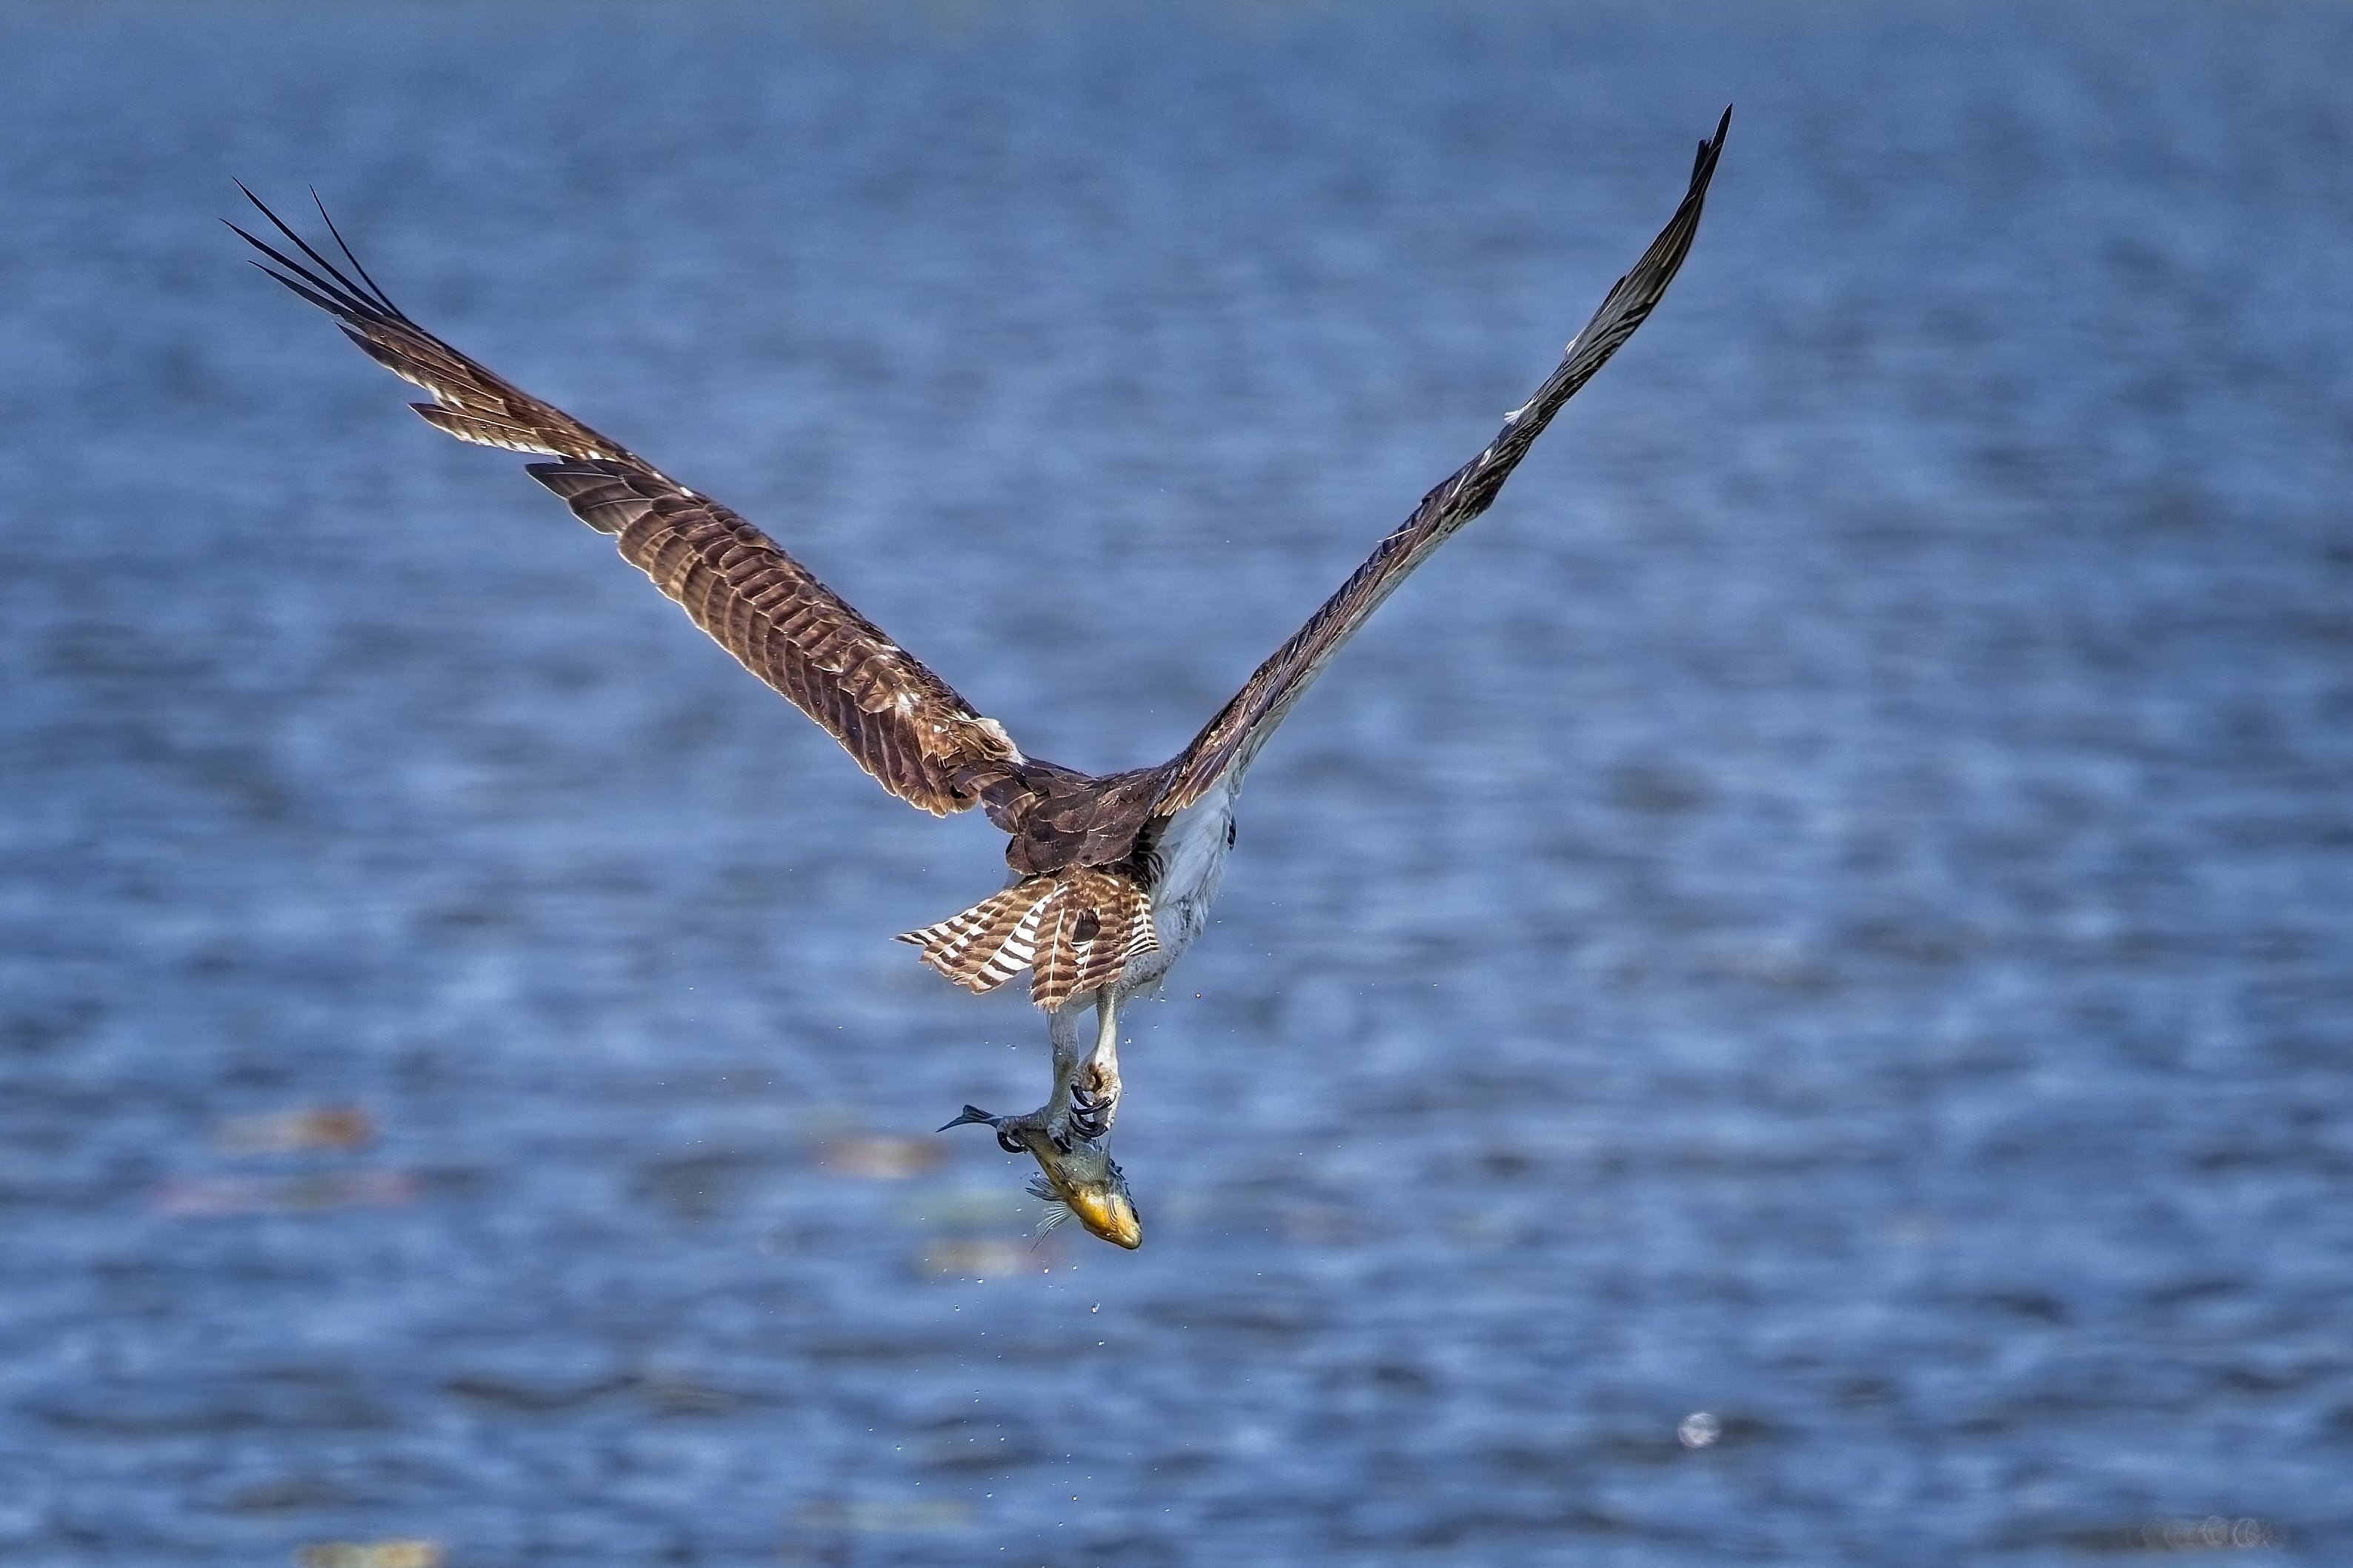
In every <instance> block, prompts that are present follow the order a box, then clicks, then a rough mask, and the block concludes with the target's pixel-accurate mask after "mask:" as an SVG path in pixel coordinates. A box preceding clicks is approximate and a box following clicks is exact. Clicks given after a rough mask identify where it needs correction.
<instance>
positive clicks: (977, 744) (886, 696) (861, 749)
mask: <svg viewBox="0 0 2353 1568" xmlns="http://www.w3.org/2000/svg"><path fill="white" fill-rule="evenodd" d="M239 188H240V189H242V188H243V187H242V186H240V187H239ZM246 195H247V197H248V199H250V200H252V201H253V205H255V206H257V207H260V209H261V216H264V217H266V218H268V219H269V222H270V224H271V226H274V227H275V228H276V229H277V230H278V232H279V233H280V235H282V236H284V237H285V238H286V240H287V242H288V243H289V244H290V245H291V246H292V247H294V248H295V249H297V250H299V251H300V252H301V254H302V256H303V257H304V258H306V260H302V261H298V260H296V259H294V258H292V257H290V256H289V255H287V254H286V253H285V252H284V251H281V250H280V249H278V248H276V247H273V246H270V245H267V244H264V243H263V242H262V241H261V240H259V239H257V238H255V237H253V236H252V235H250V234H248V233H246V231H245V230H244V229H242V228H237V226H236V225H235V224H231V225H230V227H231V228H233V229H237V234H238V235H239V236H241V237H243V238H244V239H245V240H246V241H247V242H248V244H250V245H252V246H253V247H255V248H256V249H258V250H259V251H260V252H261V253H262V254H263V255H264V256H266V257H268V258H269V260H270V261H271V262H274V263H276V266H274V267H273V266H269V265H265V264H263V263H261V262H256V263H255V264H254V265H256V266H258V267H260V268H261V269H262V270H263V271H265V272H267V273H269V275H270V276H271V277H272V278H275V279H278V281H280V283H283V284H285V285H286V287H288V288H289V289H292V290H294V292H296V293H297V294H300V295H301V296H302V298H304V299H305V300H310V301H311V303H312V304H313V305H316V306H318V307H319V308H320V309H321V310H325V311H327V312H328V313H329V314H330V315H332V316H334V317H335V318H336V319H337V320H339V321H342V322H343V332H344V335H345V336H347V337H349V338H350V339H351V340H352V341H353V342H355V343H357V344H359V346H360V347H361V348H362V349H363V350H364V351H365V352H366V353H367V354H368V357H370V358H371V359H373V360H375V362H376V363H378V364H381V365H383V366H384V367H385V369H387V370H389V371H391V372H392V373H393V374H395V375H397V376H399V377H400V378H401V379H403V380H404V381H407V382H411V383H413V384H416V385H418V386H421V387H423V388H424V389H425V390H426V391H427V392H429V393H431V394H432V395H433V401H432V402H431V403H418V404H414V405H411V406H412V407H414V408H415V409H416V410H417V413H418V414H420V415H422V416H424V417H425V419H426V422H427V424H430V425H433V426H438V428H440V429H443V430H446V431H448V433H449V434H450V435H452V436H455V437H458V438H459V440H463V441H473V442H476V443H479V444H480V445H482V446H486V447H506V448H508V449H509V450H511V451H516V452H533V453H539V454H543V455H544V456H547V457H552V458H558V459H560V460H559V461H556V462H552V463H533V464H530V465H529V469H530V473H531V476H532V477H533V479H537V480H538V481H539V482H540V483H541V484H543V485H545V486H546V487H547V488H548V489H552V490H554V492H555V493H556V494H557V495H559V496H562V497H563V498H564V500H565V501H566V502H567V503H568V504H569V505H570V506H571V508H572V510H573V512H574V514H575V516H577V517H578V518H579V519H580V521H583V522H585V523H586V524H587V525H588V526H589V527H591V528H593V529H596V531H598V532H600V533H609V534H613V535H615V536H616V541H617V543H618V544H619V546H620V551H621V554H622V555H623V556H624V557H626V558H627V559H628V562H629V563H630V564H632V565H634V566H636V567H638V569H639V570H641V571H643V572H644V573H645V574H646V575H647V576H649V577H650V578H652V579H653V581H654V585H655V586H656V587H658V588H659V589H660V590H661V591H662V592H663V593H665V594H667V595H670V597H671V598H673V599H675V600H677V601H678V602H679V604H680V605H682V606H683V607H684V608H685V610H686V613H687V614H688V615H689V616H692V617H693V620H694V624H695V625H696V626H701V627H702V629H703V630H704V631H706V632H708V633H710V634H711V636H712V639H713V640H714V641H716V642H717V643H718V644H719V645H720V646H721V647H723V648H725V649H726V650H727V651H728V652H729V653H732V654H733V655H734V656H735V657H736V658H737V659H738V660H740V661H741V662H742V664H743V666H744V668H746V669H748V670H750V671H751V672H752V673H753V674H754V675H756V676H758V677H759V678H760V679H762V680H765V681H766V682H767V683H768V685H769V686H771V687H773V688H774V689H776V690H777V691H778V692H781V693H782V694H783V695H784V696H785V697H786V698H787V699H789V700H791V701H792V703H793V704H794V706H796V707H797V708H798V709H800V710H801V711H802V712H804V713H806V714H807V715H808V716H809V717H810V718H812V719H814V720H816V721H818V723H819V724H821V725H823V726H824V727H825V729H826V731H827V732H828V734H830V735H832V736H833V738H834V739H835V740H837V741H839V742H841V744H842V746H843V748H844V749H845V750H847V751H848V752H849V754H850V755H851V756H852V757H855V758H856V759H857V760H858V765H859V766H860V767H862V768H864V769H865V770H866V771H867V772H868V773H871V774H873V775H874V777H875V778H876V779H877V780H879V781H880V782H881V785H882V787H883V788H885V789H887V790H889V791H890V792H891V793H892V795H897V796H898V797H899V798H900V799H902V800H904V801H908V802H911V803H913V805H919V806H922V807H923V809H924V810H925V811H928V812H931V813H933V814H934V815H935V816H946V815H947V814H949V813H950V812H956V811H962V810H964V809H965V808H966V807H967V806H970V805H975V804H976V803H977V802H978V801H979V799H980V791H981V789H982V787H983V786H984V785H985V784H987V783H989V782H991V781H992V780H995V779H997V778H999V777H1002V776H1003V775H1004V774H1005V773H1008V771H1010V769H1011V768H1013V767H1015V766H1018V764H1019V763H1020V761H1021V753H1020V752H1018V750H1016V749H1015V747H1014V744H1013V742H1012V740H1011V738H1010V737H1008V735H1007V734H1006V732H1005V731H1004V728H1003V727H1002V726H1001V725H999V724H998V723H997V721H995V720H994V719H985V718H983V717H982V716H981V715H980V714H978V713H976V712H975V711H974V710H973V707H972V705H971V704H970V703H968V702H966V701H965V700H964V699H963V698H962V697H959V696H958V695H956V693H955V689H953V688H952V687H950V686H949V685H948V684H947V682H945V681H944V680H942V679H940V678H939V677H938V676H936V675H934V674H933V673H932V672H931V671H930V670H929V669H927V668H924V667H923V664H922V662H921V661H920V660H918V659H916V658H914V656H913V655H912V654H910V653H908V652H906V651H905V650H904V649H902V648H901V647H899V646H898V645H897V644H895V643H893V642H892V641H891V639H890V638H888V637H884V636H883V635H882V633H881V631H880V630H878V629H877V628H876V627H875V626H874V624H873V623H872V622H871V621H869V620H867V619H866V617H865V616H861V615H860V614H859V613H858V612H857V611H856V610H853V609H851V608H850V607H849V605H846V604H844V603H843V602H842V601H841V599H840V597H839V595H836V594H834V592H833V591H832V590H831V589H829V588H828V587H827V586H826V585H825V584H822V583H820V582H818V580H817V578H816V577H815V576H813V575H811V574H810V573H809V571H808V569H807V567H805V566H803V565H802V564H801V563H799V562H797V561H795V560H794V559H793V558H792V557H791V556H789V555H787V554H786V553H785V552H784V551H783V550H782V549H781V548H779V547H778V546H777V544H776V542H775V541H774V540H772V539H770V538H769V537H768V536H767V535H766V534H765V533H762V532H761V531H759V530H758V529H756V528H754V527H753V526H752V525H751V524H750V523H748V522H746V521H744V520H743V519H742V518H740V517H738V516H736V515H735V513H733V511H730V510H728V509H727V508H725V507H723V506H722V505H720V504H719V503H718V502H717V501H714V500H711V499H710V498H709V497H707V496H702V495H698V494H697V493H696V492H694V491H693V490H691V489H687V488H686V487H685V486H684V485H681V484H680V483H678V482H677V481H676V480H674V479H670V478H669V477H668V476H667V475H665V474H663V473H662V472H661V471H660V470H659V469H658V468H655V467H654V466H653V465H652V464H650V463H648V462H647V461H645V459H643V458H639V457H638V456H636V455H635V454H634V453H632V452H630V451H629V450H628V448H626V447H622V446H620V445H619V444H618V443H617V442H614V441H610V440H607V438H606V437H603V436H600V435H598V434H597V433H596V431H594V430H591V429H590V428H588V426H586V425H583V424H581V423H580V422H579V421H578V420H576V419H575V418H573V417H572V416H570V415H568V414H566V413H565V412H564V411H563V410H562V409H560V408H556V407H554V406H552V405H548V404H545V403H542V402H541V401H540V400H539V399H537V398H535V397H533V396H532V395H530V394H529V393H527V392H524V391H522V389H521V388H519V387H516V386H514V385H512V384H510V383H508V382H506V381H504V380H501V378H500V377H498V376H496V375H493V374H491V373H490V372H489V371H487V370H485V369H483V368H482V367H481V366H480V365H479V364H476V363H474V362H473V361H472V360H470V359H469V358H467V357H466V356H465V355H464V354H462V353H459V352H458V351H457V350H456V349H453V348H451V347H450V346H449V345H448V343H445V342H442V341H441V340H440V339H438V338H437V337H435V336H434V335H433V334H432V333H430V332H428V331H426V330H425V329H424V328H422V327H420V326H418V325H417V323H416V322H414V321H410V320H409V319H408V317H407V316H406V315H405V314H403V313H402V312H401V310H400V309H399V307H398V306H396V305H395V304H394V303H393V302H392V300H390V299H389V298H388V297H387V296H386V295H385V292H384V290H383V289H380V288H378V287H377V286H376V282H375V279H373V278H370V277H369V276H368V273H367V269H366V268H364V267H362V266H361V265H360V263H359V258H357V257H355V256H353V254H352V252H351V247H348V246H346V245H344V244H343V236H342V235H340V234H336V233H335V230H334V225H333V223H332V221H329V222H328V224H327V229H328V232H329V233H330V234H331V235H333V236H334V241H335V245H336V247H337V248H338V249H340V250H341V251H342V253H343V260H344V261H345V262H347V263H349V265H350V268H351V273H352V274H356V275H357V276H356V277H353V276H351V275H348V274H346V273H345V272H344V271H343V269H342V268H338V267H337V266H336V265H335V264H334V263H332V262H331V261H329V260H328V259H327V258H325V257H323V256H322V255H320V254H319V252H318V251H316V250H314V249H312V248H311V247H310V245H309V244H307V243H306V242H305V241H304V240H303V239H302V237H301V236H300V235H298V234H296V233H295V232H294V231H293V230H292V229H290V228H289V227H287V226H286V225H285V224H283V223H281V222H280V221H279V218H278V215H277V214H275V213H273V212H271V211H270V210H269V208H268V207H266V206H262V205H261V202H260V200H259V198H257V197H254V195H253V193H252V192H250V191H247V192H246ZM319 216H320V217H321V218H322V220H323V219H325V218H326V212H325V209H324V208H322V209H321V211H320V215H319ZM281 269H282V270H281Z"/></svg>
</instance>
